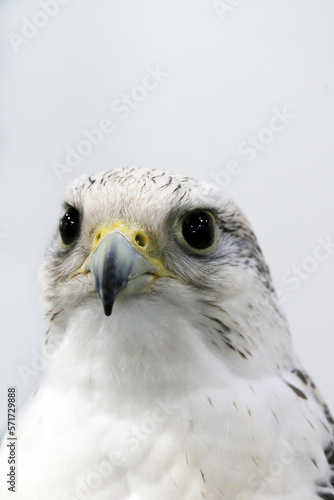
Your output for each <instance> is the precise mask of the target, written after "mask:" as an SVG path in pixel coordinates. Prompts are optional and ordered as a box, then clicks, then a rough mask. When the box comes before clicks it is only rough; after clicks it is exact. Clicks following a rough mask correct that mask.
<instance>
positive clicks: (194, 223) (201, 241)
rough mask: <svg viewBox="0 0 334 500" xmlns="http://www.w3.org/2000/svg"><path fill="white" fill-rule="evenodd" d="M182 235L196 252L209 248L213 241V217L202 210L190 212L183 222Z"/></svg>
mask: <svg viewBox="0 0 334 500" xmlns="http://www.w3.org/2000/svg"><path fill="white" fill-rule="evenodd" d="M182 235H183V237H184V239H185V240H186V242H187V243H188V245H190V246H191V247H193V248H196V249H198V250H204V249H206V248H209V247H210V246H211V245H212V243H213V242H214V239H215V223H214V219H213V216H212V215H211V214H210V213H208V212H204V211H203V210H194V211H193V212H190V213H189V214H188V215H187V216H186V217H185V218H184V220H183V226H182Z"/></svg>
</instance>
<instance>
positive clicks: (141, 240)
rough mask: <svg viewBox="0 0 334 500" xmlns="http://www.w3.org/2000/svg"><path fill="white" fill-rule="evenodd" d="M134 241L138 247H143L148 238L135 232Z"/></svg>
mask: <svg viewBox="0 0 334 500" xmlns="http://www.w3.org/2000/svg"><path fill="white" fill-rule="evenodd" d="M135 241H136V243H137V245H138V246H139V247H142V248H145V247H146V246H147V243H148V238H147V236H146V235H145V234H143V233H137V234H136V236H135Z"/></svg>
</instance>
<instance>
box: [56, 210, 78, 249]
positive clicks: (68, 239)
mask: <svg viewBox="0 0 334 500" xmlns="http://www.w3.org/2000/svg"><path fill="white" fill-rule="evenodd" d="M59 231H60V236H61V239H62V240H63V243H64V244H65V245H70V244H71V243H73V242H74V241H75V240H76V238H77V237H78V236H79V233H80V213H79V211H78V210H77V209H76V208H74V207H68V209H67V210H66V212H65V214H64V215H63V217H62V219H61V221H60V223H59Z"/></svg>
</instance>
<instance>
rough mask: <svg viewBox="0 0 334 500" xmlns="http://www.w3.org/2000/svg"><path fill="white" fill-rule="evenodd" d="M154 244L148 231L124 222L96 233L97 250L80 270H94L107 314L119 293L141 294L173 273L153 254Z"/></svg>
mask: <svg viewBox="0 0 334 500" xmlns="http://www.w3.org/2000/svg"><path fill="white" fill-rule="evenodd" d="M150 247H152V244H151V242H150V239H149V237H148V235H147V234H146V232H144V231H143V230H142V229H138V228H129V227H128V226H127V225H125V224H123V223H116V224H115V225H114V226H113V227H111V228H100V229H98V230H97V232H96V233H95V237H94V240H93V251H92V253H91V254H90V256H89V257H88V259H87V261H86V262H85V263H84V265H83V266H82V267H81V268H80V270H79V273H88V272H90V273H91V275H92V278H93V280H94V282H95V287H96V290H97V292H98V293H99V295H100V297H101V300H102V304H103V308H104V312H105V315H106V316H110V315H111V313H112V309H113V305H114V302H115V299H116V297H117V296H118V294H121V295H123V296H124V295H130V294H135V293H140V292H142V291H144V290H145V289H146V288H147V287H148V286H149V285H150V284H151V283H152V282H153V281H154V280H155V279H156V278H159V277H162V276H171V274H170V273H169V272H168V271H167V270H166V268H165V267H164V266H163V264H162V263H161V261H160V260H159V259H157V258H154V257H151V256H150V254H149V252H148V250H149V249H150V250H152V248H150Z"/></svg>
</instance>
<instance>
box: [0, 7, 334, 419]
mask: <svg viewBox="0 0 334 500" xmlns="http://www.w3.org/2000/svg"><path fill="white" fill-rule="evenodd" d="M333 27H334V3H333V1H332V0H270V1H269V0H252V1H251V0H244V1H242V0H226V1H220V2H213V1H211V0H168V1H167V0H141V1H138V0H137V1H135V0H94V1H88V0H80V1H79V0H71V1H68V0H67V1H66V0H62V1H60V0H59V2H56V0H45V1H44V2H43V0H40V1H35V0H24V1H23V0H15V2H13V1H11V0H6V1H5V0H2V1H0V30H1V41H0V61H1V90H0V101H1V108H0V109H1V115H0V129H1V176H0V183H1V184H0V186H1V197H0V214H1V218H0V256H1V290H0V304H1V315H0V318H1V352H0V357H1V359H0V362H1V364H0V372H1V373H0V409H1V411H0V427H1V428H3V427H4V426H5V421H6V391H7V387H8V386H9V385H16V386H17V387H18V395H19V402H20V405H22V403H23V402H24V400H25V398H26V397H27V395H28V394H29V393H30V392H31V391H32V389H33V388H34V386H35V385H36V383H37V382H38V375H39V373H38V372H39V370H38V353H39V352H40V349H41V344H42V338H43V332H44V326H43V311H42V307H41V305H40V301H39V286H38V282H37V273H38V268H39V265H40V263H41V262H42V259H43V254H44V251H45V248H46V246H47V244H48V242H49V240H50V237H51V236H52V234H53V232H54V231H55V229H56V226H57V221H58V215H59V207H60V203H61V200H62V196H63V192H64V189H65V187H66V185H67V184H68V183H69V182H70V181H71V180H72V179H74V178H75V177H77V176H79V175H82V174H84V173H93V172H95V171H100V170H107V169H110V168H114V167H119V166H128V165H131V166H134V167H139V166H146V167H158V168H164V169H172V170H178V171H181V172H184V173H186V174H189V175H192V176H195V177H199V178H202V179H204V180H208V181H211V182H219V183H220V185H221V186H222V187H224V189H225V191H226V194H227V195H228V196H231V197H233V198H234V199H235V200H236V201H237V202H238V203H239V205H240V206H241V207H242V209H243V210H244V212H245V213H246V215H247V216H248V218H249V219H250V220H251V222H252V224H253V227H254V229H255V232H256V234H257V236H258V238H259V241H260V244H261V246H262V249H263V251H264V254H265V256H266V259H267V261H268V263H269V265H270V267H271V270H272V273H273V276H274V281H275V284H276V287H277V288H278V289H279V290H280V296H281V303H282V307H283V308H284V310H285V312H286V314H287V316H288V319H289V323H290V326H291V331H292V335H293V339H294V345H295V348H296V351H297V352H298V355H299V357H300V359H301V360H302V362H303V364H304V365H305V367H306V368H307V370H308V371H309V372H310V373H311V374H312V376H313V378H314V379H315V381H316V383H317V385H318V386H319V387H320V389H321V391H322V393H323V394H324V396H325V398H326V400H327V401H328V402H329V404H330V406H331V408H332V410H334V389H333V379H334V363H333V351H334V330H333V323H334V303H333V290H334V286H333V278H334V272H333V271H334V249H333V248H332V246H333V244H331V241H332V242H333V241H334V226H333V223H334V217H333V213H334V196H333V195H334V165H333V158H334V141H333V133H334V29H333ZM152 72H153V73H154V72H155V74H156V80H155V81H153V79H152V77H151V78H149V77H146V75H148V74H149V73H152ZM157 72H158V73H159V74H160V76H159V74H158V76H157ZM154 83H156V85H155V84H154ZM143 84H144V88H143ZM145 85H146V86H148V85H149V87H150V89H145ZM153 87H155V88H153ZM128 95H130V101H126V100H127V99H129V98H128V97H127V96H128ZM122 100H123V101H124V102H128V104H122V106H123V108H122V110H123V111H122V112H121V110H120V109H121V108H120V106H121V101H122ZM124 106H125V108H124ZM125 115H126V116H125ZM282 115H283V117H282ZM275 116H276V117H279V116H280V117H281V118H274V117H275ZM107 119H108V120H109V122H107V123H109V124H110V123H112V132H110V133H106V134H104V135H103V140H101V141H100V143H99V144H96V145H92V146H89V144H88V146H87V143H82V142H81V141H83V140H86V136H87V134H88V135H89V133H90V132H91V131H92V130H93V129H96V128H97V127H98V126H99V125H100V123H101V121H103V123H105V121H104V120H107ZM278 129H279V130H278ZM85 134H86V136H85ZM254 140H255V141H256V142H254ZM95 142H96V143H98V142H99V140H98V139H97V136H95ZM250 143H252V144H253V145H251V144H250ZM77 147H79V149H80V148H81V151H84V152H85V154H82V155H81V157H79V160H78V157H76V161H75V162H74V163H76V165H75V166H73V158H72V165H71V168H70V167H69V166H68V165H67V166H66V165H65V162H66V154H67V153H68V152H69V151H72V154H73V149H74V150H75V149H76V148H77ZM85 148H86V149H85ZM87 152H88V154H87ZM85 155H86V156H85ZM60 164H63V165H65V167H66V168H67V170H66V171H64V172H62V174H61V175H60V174H59V165H60ZM326 241H327V242H328V241H329V244H328V243H327V246H326V243H324V242H326ZM321 242H322V243H321ZM319 244H320V245H322V250H319V248H318V245H319ZM297 274H298V275H297ZM36 367H37V369H36ZM22 369H23V370H24V369H28V375H27V376H26V377H22V375H20V372H21V373H22ZM29 370H30V371H29ZM31 370H33V371H31ZM25 373H26V372H25Z"/></svg>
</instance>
